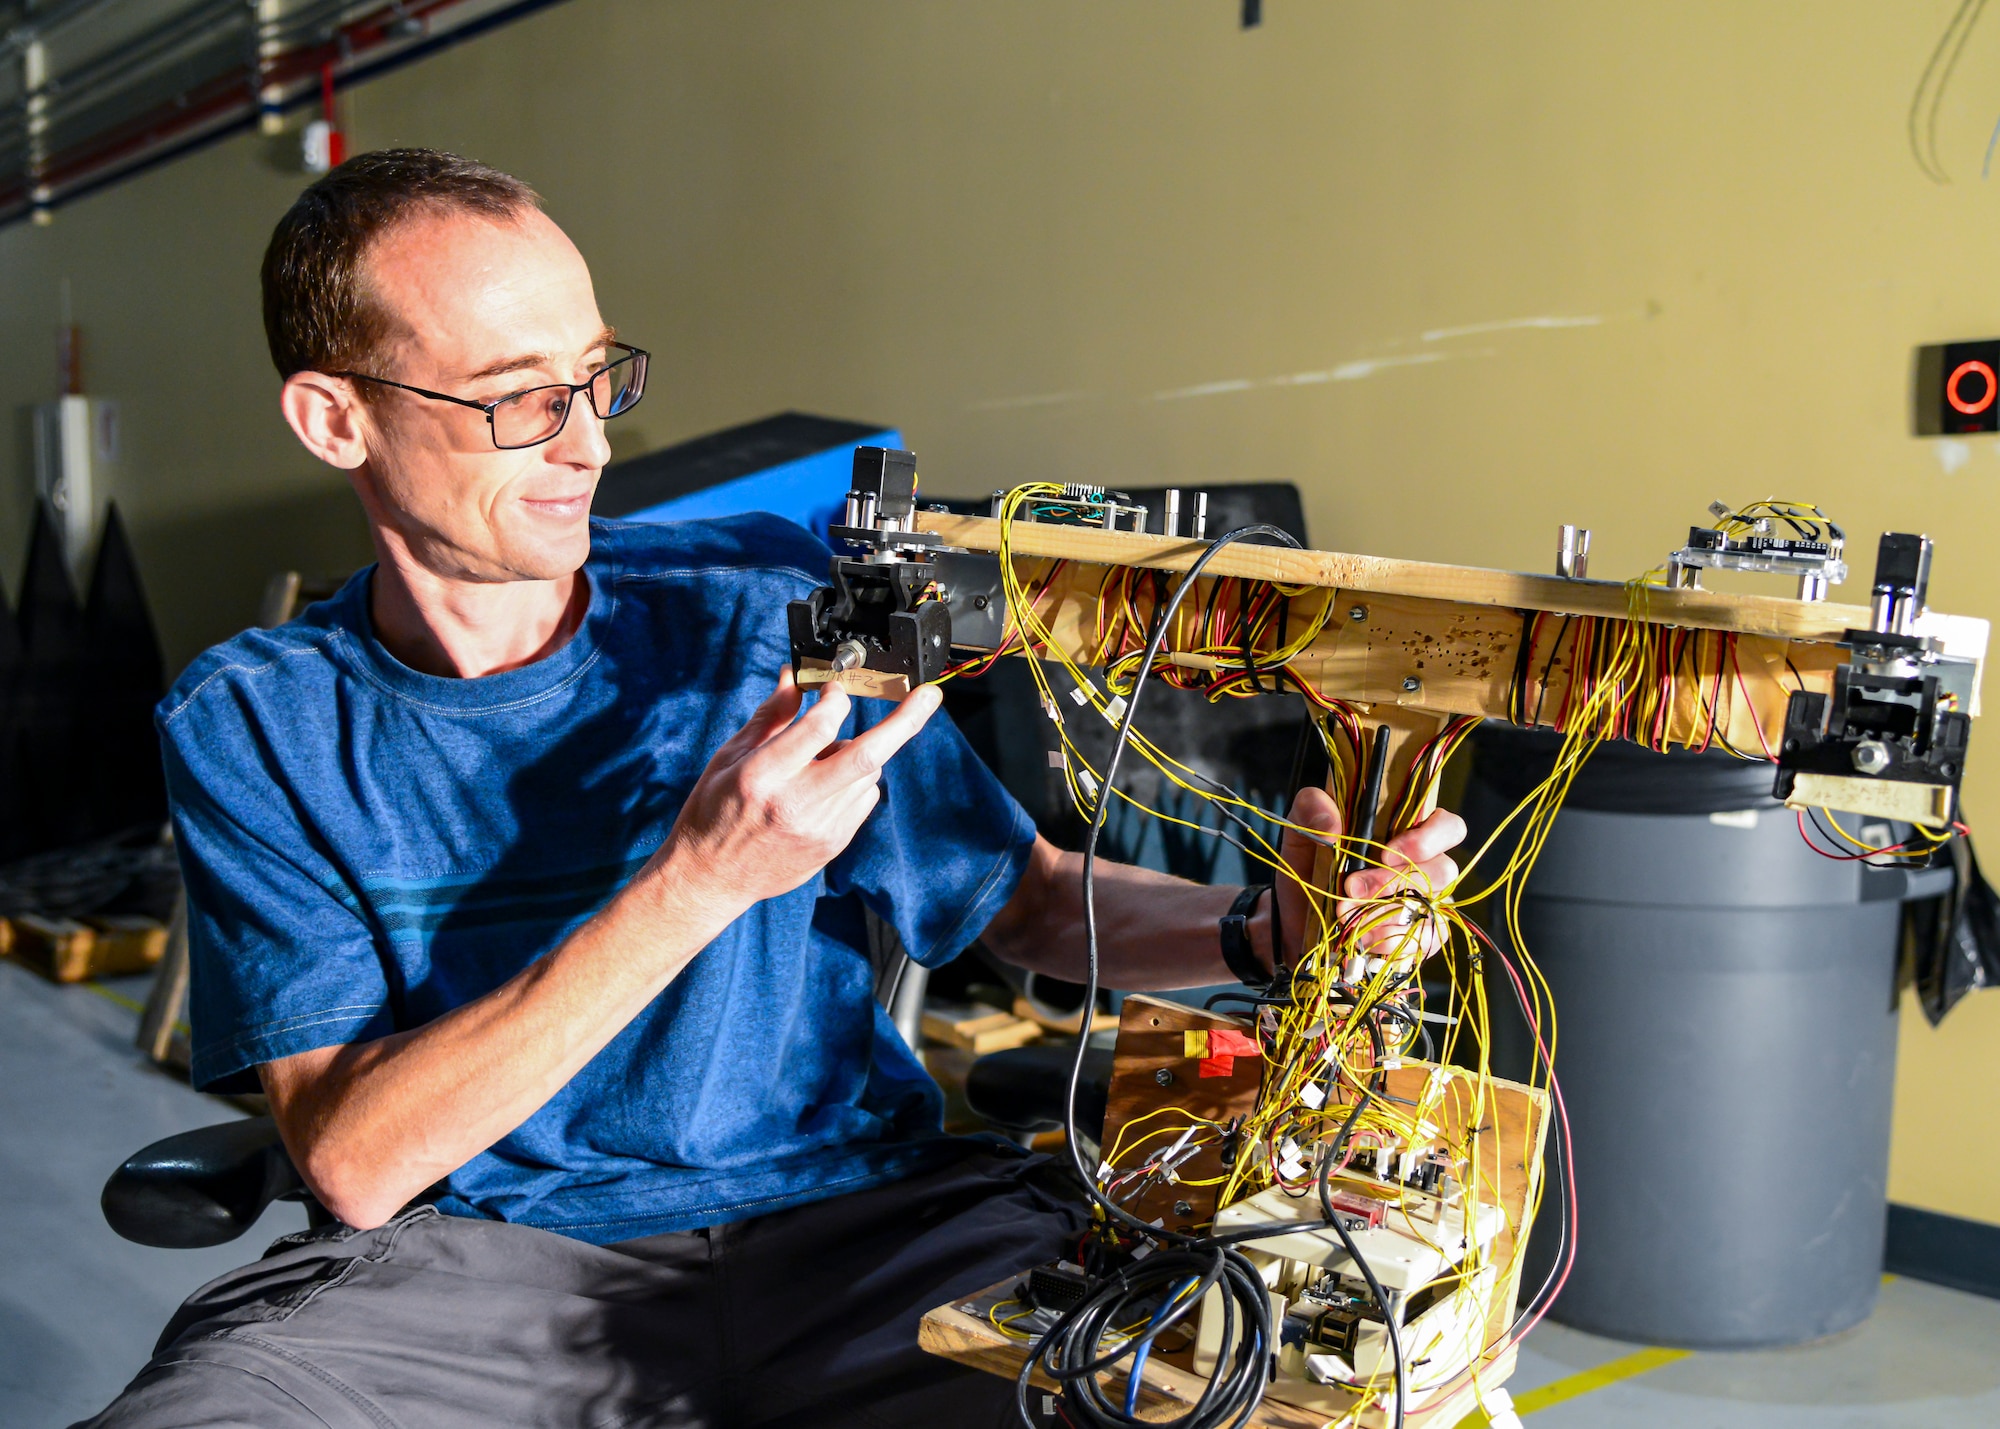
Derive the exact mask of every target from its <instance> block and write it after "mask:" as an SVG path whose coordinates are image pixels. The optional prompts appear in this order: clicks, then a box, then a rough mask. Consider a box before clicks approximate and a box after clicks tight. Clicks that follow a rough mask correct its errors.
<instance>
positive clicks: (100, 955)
mask: <svg viewBox="0 0 2000 1429" xmlns="http://www.w3.org/2000/svg"><path fill="white" fill-rule="evenodd" d="M84 921H85V922H86V923H88V924H89V925H90V926H91V927H92V928H94V929H96V931H97V940H96V942H95V944H94V945H93V946H92V948H91V953H90V975H91V976H92V977H121V976H123V975H124V974H126V973H142V972H145V971H146V970H147V969H149V968H152V967H156V966H157V965H158V964H159V961H160V958H161V957H162V956H163V955H164V954H165V953H166V951H167V925H166V924H165V923H162V922H160V921H159V920H158V919H155V918H140V917H134V916H130V915H125V914H106V915H102V916H97V917H91V918H86V919H85V920H84Z"/></svg>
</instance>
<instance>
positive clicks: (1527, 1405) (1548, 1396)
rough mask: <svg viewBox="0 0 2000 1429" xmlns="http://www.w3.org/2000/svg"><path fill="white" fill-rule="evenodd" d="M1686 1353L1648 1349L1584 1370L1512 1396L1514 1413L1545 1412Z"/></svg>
mask: <svg viewBox="0 0 2000 1429" xmlns="http://www.w3.org/2000/svg"><path fill="white" fill-rule="evenodd" d="M1690 1353H1691V1351H1688V1350H1663V1349H1650V1350H1639V1351H1637V1352H1636V1353H1634V1354H1629V1355H1623V1356H1620V1357H1619V1358H1618V1359H1615V1360H1612V1361H1611V1362H1610V1363H1609V1364H1601V1365H1599V1366H1598V1367H1597V1368H1596V1369H1587V1370H1585V1371H1583V1372H1582V1373H1581V1374H1573V1375H1570V1376H1569V1377H1568V1378H1567V1379H1559V1380H1556V1381H1555V1382H1554V1383H1553V1384H1545V1385H1542V1386H1541V1387H1540V1388H1539V1389H1530V1390H1526V1391H1524V1392H1523V1393H1520V1394H1517V1395H1515V1396H1514V1412H1515V1413H1516V1414H1533V1413H1534V1412H1535V1411H1536V1410H1537V1409H1547V1408H1548V1407H1549V1406H1550V1405H1553V1404H1564V1403H1567V1402H1568V1401H1570V1400H1572V1399H1577V1398H1580V1397H1581V1396H1583V1395H1586V1394H1590V1393H1592V1392H1594V1391H1596V1390H1600V1389H1603V1388H1604V1387H1605V1386H1606V1385H1608V1384H1616V1383H1618V1382H1619V1381H1620V1380H1624V1379H1632V1378H1634V1377H1635V1376H1637V1375H1642V1374H1647V1373H1650V1372H1651V1371H1653V1370H1656V1369H1659V1368H1660V1367H1661V1366H1662V1365H1670V1364H1673V1363H1675V1362H1676V1361H1678V1360H1684V1359H1686V1358H1687V1357H1688V1355H1689V1354H1690Z"/></svg>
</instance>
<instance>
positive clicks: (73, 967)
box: [7, 913, 97, 982]
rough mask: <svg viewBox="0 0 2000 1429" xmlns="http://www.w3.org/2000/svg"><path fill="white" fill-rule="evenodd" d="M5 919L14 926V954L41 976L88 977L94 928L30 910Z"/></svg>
mask: <svg viewBox="0 0 2000 1429" xmlns="http://www.w3.org/2000/svg"><path fill="white" fill-rule="evenodd" d="M7 921H8V923H10V924H11V925H12V926H13V929H14V956H15V957H17V958H19V959H20V960H21V961H22V962H24V963H26V964H27V965H28V966H29V967H31V968H33V969H34V970H35V971H36V972H38V973H40V974H41V975H42V976H43V977H46V978H50V979H52V980H54V981H56V982H82V981H83V980H84V979H85V978H87V977H89V976H90V950H91V948H92V947H93V946H94V945H95V944H96V942H97V930H96V929H95V928H92V927H90V926H89V925H88V924H85V923H79V922H77V921H76V920H75V919H74V918H39V917H36V916H35V915H34V914H32V913H17V914H15V915H14V916H13V917H12V918H9V919H8V920H7Z"/></svg>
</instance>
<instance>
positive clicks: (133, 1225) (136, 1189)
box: [99, 1116, 310, 1250]
mask: <svg viewBox="0 0 2000 1429" xmlns="http://www.w3.org/2000/svg"><path fill="white" fill-rule="evenodd" d="M309 1194H310V1193H309V1192H307V1190H306V1185H305V1182H304V1180H302V1179H301V1178H300V1176H299V1173H298V1169H297V1168H296V1167H294V1166H293V1165H292V1158H291V1157H290V1155H288V1154H287V1153H286V1151H285V1144H284V1142H282V1141H281V1140H279V1138H278V1125H277V1123H276V1122H275V1121H273V1120H272V1119H271V1118H270V1117H268V1116H253V1117H246V1118H243V1119H242V1120H239V1121H226V1122H222V1123H220V1124H219V1125H216V1126H203V1127H198V1128H196V1129H195V1130H193V1131H184V1132H181V1133H180V1134H179V1135H177V1136H169V1137H167V1138H165V1139H164V1140H162V1141H156V1142H154V1143H153V1144H152V1145H151V1146H148V1147H146V1148H145V1149H144V1150H143V1151H140V1152H137V1153H135V1154H134V1155H132V1156H131V1157H129V1158H127V1160H126V1161H125V1164H124V1165H122V1166H120V1167H119V1168H118V1169H117V1170H116V1171H113V1172H112V1173H111V1179H110V1180H108V1181H106V1182H105V1183H104V1194H103V1195H102V1196H101V1197H100V1198H99V1204H100V1205H101V1206H102V1207H103V1209H104V1219H105V1220H106V1221H107V1222H109V1223H110V1226H111V1229H113V1230H114V1231H116V1232H118V1234H119V1235H121V1236H123V1237H124V1238H125V1239H126V1240H130V1241H137V1242H138V1243H139V1244H140V1245H152V1246H159V1247H162V1248H164V1249H168V1250H191V1249H193V1248H195V1247H197V1246H207V1245H221V1244H223V1243H224V1242H225V1241H232V1240H234V1239H236V1237H238V1236H240V1235H242V1234H243V1232H245V1231H247V1230H249V1229H250V1227H251V1226H253V1225H255V1224H256V1222H257V1218H258V1217H259V1216H261V1215H263V1214H264V1208H265V1207H266V1206H268V1205H270V1204H271V1202H273V1201H276V1200H279V1199H282V1198H287V1197H290V1198H305V1197H307V1196H309Z"/></svg>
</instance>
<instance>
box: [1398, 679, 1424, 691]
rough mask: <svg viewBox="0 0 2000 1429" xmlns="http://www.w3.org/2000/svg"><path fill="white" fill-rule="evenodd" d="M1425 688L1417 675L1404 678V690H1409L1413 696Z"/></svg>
mask: <svg viewBox="0 0 2000 1429" xmlns="http://www.w3.org/2000/svg"><path fill="white" fill-rule="evenodd" d="M1423 687H1424V682H1423V681H1422V680H1419V679H1418V678H1417V677H1416V676H1415V675H1405V676H1403V688H1404V689H1405V690H1408V691H1409V692H1410V693H1411V694H1413V695H1414V694H1415V693H1416V692H1417V691H1418V690H1421V689H1422V688H1423Z"/></svg>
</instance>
